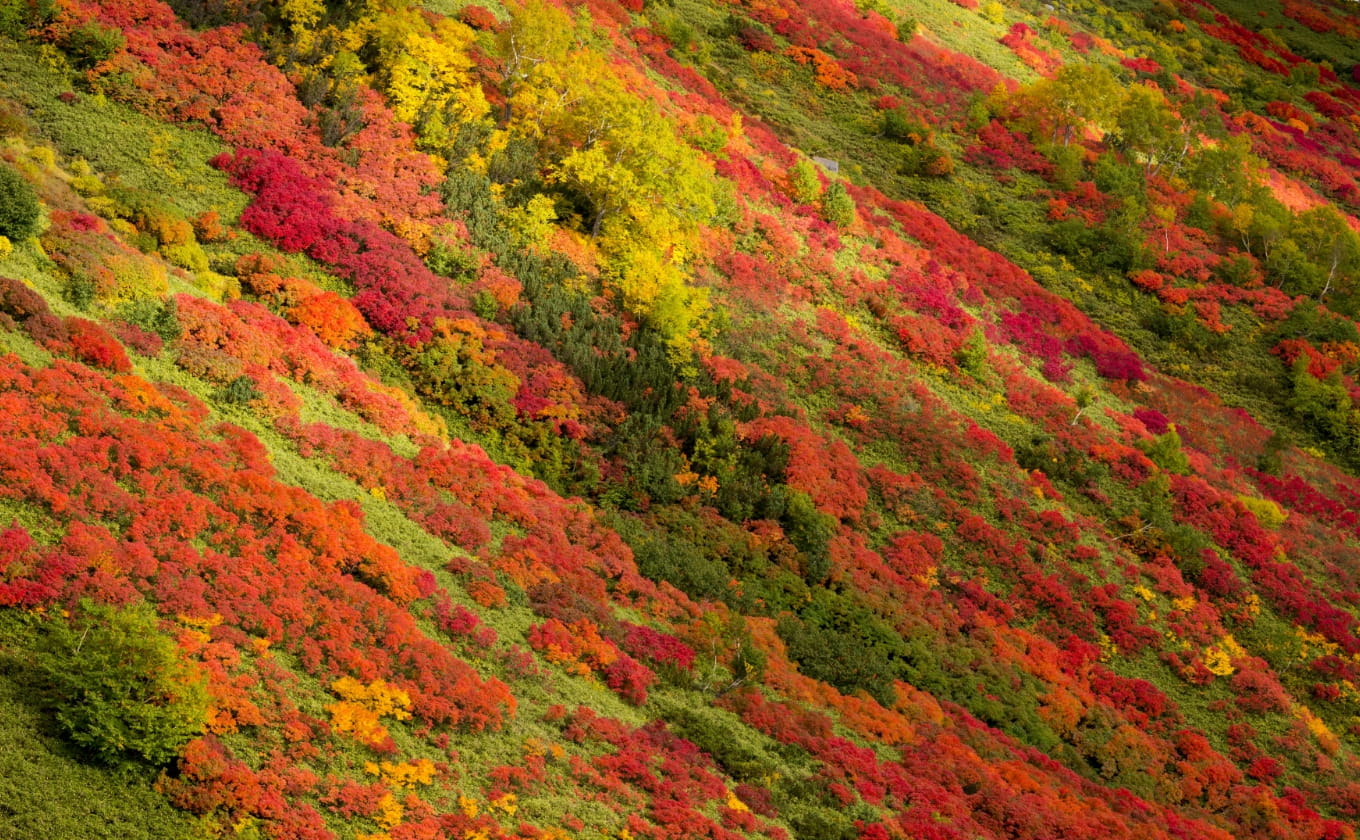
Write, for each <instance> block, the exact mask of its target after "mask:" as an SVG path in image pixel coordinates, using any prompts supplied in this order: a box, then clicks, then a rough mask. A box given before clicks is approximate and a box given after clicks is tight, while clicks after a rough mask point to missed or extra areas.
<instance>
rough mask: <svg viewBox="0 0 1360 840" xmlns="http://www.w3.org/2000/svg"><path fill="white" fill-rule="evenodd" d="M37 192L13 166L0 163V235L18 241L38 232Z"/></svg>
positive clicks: (38, 208) (38, 210)
mask: <svg viewBox="0 0 1360 840" xmlns="http://www.w3.org/2000/svg"><path fill="white" fill-rule="evenodd" d="M40 214H41V208H40V207H39V205H38V194H37V193H36V192H34V191H33V187H31V186H30V185H29V183H28V182H27V181H25V180H24V179H23V176H21V175H20V174H19V173H18V172H16V171H15V170H14V169H13V167H10V166H5V165H0V236H4V237H7V238H9V239H11V240H14V241H15V242H20V241H22V240H25V239H27V238H29V237H30V236H32V235H33V234H35V233H37V232H38V218H39V216H40Z"/></svg>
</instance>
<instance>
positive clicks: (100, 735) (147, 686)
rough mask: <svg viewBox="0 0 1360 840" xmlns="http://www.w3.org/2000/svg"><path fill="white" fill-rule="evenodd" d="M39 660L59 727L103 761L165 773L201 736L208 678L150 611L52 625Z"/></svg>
mask: <svg viewBox="0 0 1360 840" xmlns="http://www.w3.org/2000/svg"><path fill="white" fill-rule="evenodd" d="M44 629H45V634H44V637H43V639H42V640H41V642H40V643H39V645H38V648H37V651H36V654H35V665H36V667H37V670H38V673H39V674H40V675H41V679H42V682H43V684H44V687H45V690H46V694H47V699H48V702H49V704H50V705H51V707H52V709H53V710H54V711H55V713H56V718H57V722H58V723H59V724H60V725H61V728H62V729H63V730H64V732H65V733H66V735H67V736H68V737H69V738H70V739H71V740H72V741H73V742H75V743H76V744H77V745H79V746H80V747H82V748H84V749H86V750H88V751H89V752H90V753H92V754H93V755H94V756H95V757H96V758H98V759H99V760H100V761H102V762H104V763H106V764H111V765H118V764H127V763H135V762H138V761H145V762H148V763H150V764H153V765H163V764H166V763H168V762H169V761H170V760H172V759H173V758H175V756H177V755H178V754H179V751H180V749H181V748H182V747H183V746H184V745H185V744H186V743H187V742H188V741H189V740H190V739H191V738H193V737H194V736H195V735H197V734H198V733H200V732H202V730H203V725H204V722H205V720H206V719H207V713H208V689H207V681H206V679H205V677H204V676H203V675H202V673H200V672H199V671H198V669H197V668H195V667H194V666H193V665H191V664H190V663H188V662H186V661H185V660H184V659H183V658H182V656H181V654H180V651H179V647H178V646H177V645H176V644H175V642H174V640H172V639H171V638H170V637H168V636H166V635H165V634H164V633H162V632H160V630H159V629H158V627H157V623H156V613H155V611H153V610H152V609H151V607H149V606H148V605H146V604H145V603H142V604H137V605H135V606H132V607H126V608H116V607H111V606H107V605H102V604H92V603H89V602H84V603H82V606H81V610H80V612H79V614H78V615H77V616H74V617H72V618H70V619H64V618H53V619H52V620H51V621H49V622H48V624H47V625H46V627H45V628H44Z"/></svg>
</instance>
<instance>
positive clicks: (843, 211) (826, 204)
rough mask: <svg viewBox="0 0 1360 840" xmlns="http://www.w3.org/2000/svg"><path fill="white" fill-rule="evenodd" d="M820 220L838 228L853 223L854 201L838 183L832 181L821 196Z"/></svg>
mask: <svg viewBox="0 0 1360 840" xmlns="http://www.w3.org/2000/svg"><path fill="white" fill-rule="evenodd" d="M822 218H823V219H826V220H827V221H828V222H830V223H831V224H833V225H835V226H836V227H839V228H844V227H849V226H850V225H852V224H853V223H854V221H855V200H854V199H853V198H851V197H850V194H849V193H848V192H846V191H845V187H844V186H842V185H841V184H840V182H838V181H833V182H832V183H831V186H829V187H827V188H826V192H825V193H823V194H822Z"/></svg>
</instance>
